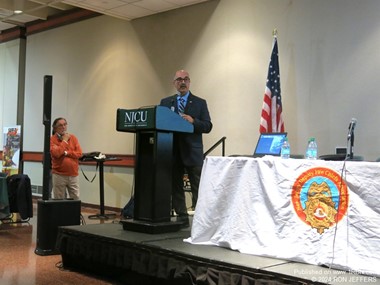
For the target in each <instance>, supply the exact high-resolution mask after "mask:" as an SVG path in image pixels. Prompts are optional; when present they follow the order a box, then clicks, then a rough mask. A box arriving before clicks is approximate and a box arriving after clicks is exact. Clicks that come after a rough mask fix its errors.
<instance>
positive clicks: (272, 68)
mask: <svg viewBox="0 0 380 285" xmlns="http://www.w3.org/2000/svg"><path fill="white" fill-rule="evenodd" d="M284 131H285V126H284V120H283V118H282V103H281V86H280V66H279V64H278V46H277V37H276V36H275V37H274V38H273V49H272V55H271V58H270V63H269V68H268V76H267V84H266V87H265V94H264V102H263V108H262V111H261V120H260V133H271V132H284Z"/></svg>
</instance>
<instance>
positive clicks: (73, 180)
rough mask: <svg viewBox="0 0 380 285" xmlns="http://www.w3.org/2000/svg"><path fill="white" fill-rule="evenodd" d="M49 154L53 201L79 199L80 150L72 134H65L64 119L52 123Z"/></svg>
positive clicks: (65, 122)
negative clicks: (67, 195) (67, 196)
mask: <svg viewBox="0 0 380 285" xmlns="http://www.w3.org/2000/svg"><path fill="white" fill-rule="evenodd" d="M50 154H51V161H52V183H53V194H54V198H55V199H64V198H66V189H67V192H68V194H69V197H70V198H72V199H74V200H78V199H79V177H78V170H79V158H80V157H81V156H82V148H81V146H80V145H79V141H78V139H77V138H76V136H74V135H73V134H69V133H68V132H67V121H66V119H65V118H57V119H55V120H54V122H53V135H52V136H51V137H50Z"/></svg>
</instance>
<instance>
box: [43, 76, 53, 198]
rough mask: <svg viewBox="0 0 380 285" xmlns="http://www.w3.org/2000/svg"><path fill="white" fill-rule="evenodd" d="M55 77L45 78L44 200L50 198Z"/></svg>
mask: <svg viewBox="0 0 380 285" xmlns="http://www.w3.org/2000/svg"><path fill="white" fill-rule="evenodd" d="M52 89H53V77H52V76H51V75H45V76H44V102H43V114H42V123H43V125H44V126H45V134H44V158H43V180H42V199H43V200H49V198H50V175H51V174H50V172H51V161H50V131H51V127H50V126H51V101H52Z"/></svg>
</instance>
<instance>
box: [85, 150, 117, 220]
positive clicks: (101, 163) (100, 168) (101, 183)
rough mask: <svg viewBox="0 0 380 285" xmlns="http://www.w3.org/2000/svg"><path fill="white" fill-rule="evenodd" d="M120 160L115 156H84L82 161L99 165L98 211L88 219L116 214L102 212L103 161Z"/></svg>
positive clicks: (103, 217) (112, 216) (111, 216)
mask: <svg viewBox="0 0 380 285" xmlns="http://www.w3.org/2000/svg"><path fill="white" fill-rule="evenodd" d="M117 160H121V159H120V158H117V157H106V158H102V159H96V158H86V159H84V160H82V161H95V162H96V164H97V165H98V167H99V194H100V213H99V214H96V215H90V216H88V218H89V219H109V218H114V217H115V216H116V214H105V212H104V162H106V161H117Z"/></svg>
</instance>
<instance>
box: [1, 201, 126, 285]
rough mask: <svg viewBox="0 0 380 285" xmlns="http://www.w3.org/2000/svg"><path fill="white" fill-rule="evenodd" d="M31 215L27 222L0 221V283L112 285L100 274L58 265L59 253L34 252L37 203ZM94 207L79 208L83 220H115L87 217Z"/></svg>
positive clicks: (87, 221)
mask: <svg viewBox="0 0 380 285" xmlns="http://www.w3.org/2000/svg"><path fill="white" fill-rule="evenodd" d="M33 208H34V209H33V214H34V216H33V218H31V219H30V220H29V223H14V224H8V223H5V222H4V221H3V222H2V221H0V284H2V285H31V284H38V285H48V284H54V285H59V284H75V285H77V284H91V285H92V284H94V285H103V284H115V283H114V282H111V281H109V280H105V279H104V277H99V276H90V275H86V274H81V273H77V272H71V271H67V270H64V269H62V268H61V255H45V256H41V255H37V254H35V253H34V251H35V249H36V236H37V203H36V202H34V203H33ZM97 212H98V210H96V209H91V208H85V207H82V209H81V213H82V216H83V223H86V224H96V223H98V224H100V223H112V222H118V220H117V219H118V218H119V213H116V220H114V219H107V220H104V219H89V218H88V216H89V215H93V214H97ZM14 219H16V217H15V218H14Z"/></svg>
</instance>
